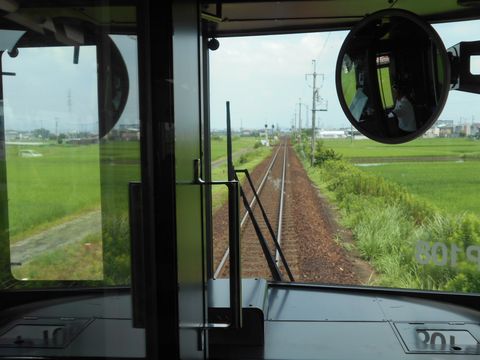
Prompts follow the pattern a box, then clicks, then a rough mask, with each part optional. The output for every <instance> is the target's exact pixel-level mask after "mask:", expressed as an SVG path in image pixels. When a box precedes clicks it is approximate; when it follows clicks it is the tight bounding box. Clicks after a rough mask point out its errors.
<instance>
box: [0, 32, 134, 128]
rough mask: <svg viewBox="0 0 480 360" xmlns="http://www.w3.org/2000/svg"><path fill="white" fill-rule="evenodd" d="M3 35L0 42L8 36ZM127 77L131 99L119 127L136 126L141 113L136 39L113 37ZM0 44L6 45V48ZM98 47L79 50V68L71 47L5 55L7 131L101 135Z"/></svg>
mask: <svg viewBox="0 0 480 360" xmlns="http://www.w3.org/2000/svg"><path fill="white" fill-rule="evenodd" d="M5 32H7V33H8V31H5V30H4V31H2V32H1V33H0V39H1V38H2V37H3V36H4V33H5ZM111 38H112V40H113V41H114V42H115V44H116V45H117V47H118V48H119V50H120V52H121V54H122V56H123V59H124V61H125V63H126V65H127V69H128V73H129V95H128V100H127V103H126V105H125V109H124V111H123V113H122V115H121V118H120V120H119V123H123V124H136V123H137V122H138V119H139V113H138V64H137V49H136V47H137V41H136V38H132V37H129V36H125V35H112V36H111ZM0 46H3V47H4V48H5V47H8V46H7V45H5V44H1V43H0ZM96 51H97V50H96V47H95V46H81V47H80V55H79V61H78V64H74V62H73V53H74V49H73V47H72V46H62V47H60V46H57V47H38V48H21V49H19V54H18V56H16V57H11V56H9V55H8V53H7V52H4V53H3V54H2V57H1V62H2V71H4V72H10V73H15V76H8V75H4V76H3V78H2V79H3V92H4V102H3V111H4V116H5V128H6V129H7V130H20V131H28V130H33V129H39V128H45V129H47V130H49V131H51V132H52V133H56V132H58V133H62V132H83V131H87V132H92V133H98V92H97V90H98V89H97V88H98V85H97V55H96Z"/></svg>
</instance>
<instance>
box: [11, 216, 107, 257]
mask: <svg viewBox="0 0 480 360" xmlns="http://www.w3.org/2000/svg"><path fill="white" fill-rule="evenodd" d="M100 229H101V213H100V210H95V211H92V212H89V213H86V214H83V215H80V216H78V217H77V218H75V219H73V220H70V221H67V222H65V223H63V224H60V225H56V226H53V227H52V228H50V229H47V230H45V231H42V232H40V233H38V234H35V235H33V236H30V237H28V238H26V239H23V240H20V241H19V242H16V243H15V244H13V245H11V246H10V256H11V263H12V264H15V265H17V266H18V265H20V264H25V263H27V262H29V261H31V260H33V259H34V258H35V257H37V256H39V255H42V254H44V253H46V252H49V251H52V250H54V249H56V248H57V247H59V246H62V245H66V244H70V243H74V242H76V241H80V240H82V239H84V238H85V237H87V236H88V235H92V234H95V233H98V232H99V231H100Z"/></svg>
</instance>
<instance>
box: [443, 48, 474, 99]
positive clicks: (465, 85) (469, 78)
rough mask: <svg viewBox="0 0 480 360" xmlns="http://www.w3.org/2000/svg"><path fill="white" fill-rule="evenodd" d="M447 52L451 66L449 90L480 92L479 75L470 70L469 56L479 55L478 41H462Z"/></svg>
mask: <svg viewBox="0 0 480 360" xmlns="http://www.w3.org/2000/svg"><path fill="white" fill-rule="evenodd" d="M447 52H448V57H449V58H450V63H451V68H452V81H451V82H452V83H451V87H450V88H451V90H459V91H466V92H471V93H476V94H480V75H475V74H472V73H471V71H470V61H471V57H472V56H474V55H480V41H469V42H467V41H462V42H460V43H458V44H456V45H454V46H452V47H450V48H448V50H447Z"/></svg>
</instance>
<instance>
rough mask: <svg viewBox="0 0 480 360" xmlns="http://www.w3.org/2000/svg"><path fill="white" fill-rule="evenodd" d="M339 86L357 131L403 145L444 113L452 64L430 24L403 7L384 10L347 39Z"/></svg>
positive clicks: (339, 62)
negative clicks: (402, 8) (401, 8)
mask: <svg viewBox="0 0 480 360" xmlns="http://www.w3.org/2000/svg"><path fill="white" fill-rule="evenodd" d="M336 87H337V94H338V97H339V100H340V105H341V106H342V109H343V111H344V112H345V115H346V116H347V118H348V120H349V121H350V122H351V123H352V125H353V126H354V127H355V128H356V129H357V130H358V131H360V132H361V133H362V134H364V135H366V136H367V137H369V138H371V139H373V140H376V141H379V142H382V143H390V144H398V143H404V142H407V141H410V140H413V139H415V138H416V137H418V136H420V135H422V134H423V133H425V131H427V130H428V129H429V128H430V127H431V126H432V125H433V123H434V122H435V121H436V120H437V118H438V116H439V114H440V113H441V111H442V109H443V107H444V105H445V102H446V100H447V97H448V92H449V90H450V62H449V59H448V55H447V51H446V49H445V47H444V45H443V42H442V41H441V39H440V37H439V36H438V34H437V33H436V31H435V30H434V29H433V28H432V27H431V26H430V24H428V23H427V22H425V21H424V20H422V19H421V18H420V17H418V16H417V15H415V14H413V13H411V12H408V11H405V10H399V9H388V10H382V11H379V12H376V13H374V14H371V15H369V16H367V17H366V18H365V19H363V20H362V21H360V22H359V23H358V24H357V25H356V26H355V27H354V28H353V29H352V30H351V31H350V33H349V34H348V36H347V37H346V39H345V41H344V43H343V45H342V47H341V49H340V53H339V56H338V60H337V67H336Z"/></svg>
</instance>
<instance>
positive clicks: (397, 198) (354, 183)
mask: <svg viewBox="0 0 480 360" xmlns="http://www.w3.org/2000/svg"><path fill="white" fill-rule="evenodd" d="M298 148H299V147H297V149H298ZM304 166H305V168H306V170H307V173H308V175H309V177H310V179H311V180H312V181H313V182H314V183H315V184H316V185H317V186H319V187H320V189H321V190H322V191H323V192H324V193H325V194H326V195H327V196H328V197H329V199H330V200H331V201H333V202H334V203H335V204H336V205H337V207H338V208H339V211H340V214H341V222H342V225H344V226H346V227H348V228H350V229H351V230H352V232H353V234H354V237H355V246H356V247H357V249H358V251H359V252H360V254H361V256H362V258H364V259H365V260H367V261H368V262H370V263H371V264H372V266H373V267H374V268H375V270H376V272H377V273H378V275H379V276H378V277H377V279H376V280H375V283H374V285H379V286H387V287H398V288H413V289H424V290H448V291H457V292H475V293H478V292H480V279H479V277H478V271H479V269H480V219H479V218H478V217H477V216H475V215H473V214H470V213H467V212H465V213H458V214H456V215H452V214H448V213H446V212H445V211H443V210H441V209H439V208H438V207H436V206H434V205H432V204H431V203H430V202H428V201H426V200H423V199H421V198H419V197H417V196H415V195H412V194H411V193H409V191H408V190H407V189H406V188H405V187H403V186H401V185H399V184H396V183H393V182H391V181H388V180H386V179H384V178H382V177H379V176H376V175H374V174H368V173H366V172H364V171H363V170H361V169H359V168H357V167H355V166H353V165H352V164H350V163H348V162H347V161H344V160H329V161H325V162H323V164H322V165H321V166H314V167H310V166H309V164H307V163H306V162H304Z"/></svg>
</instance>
